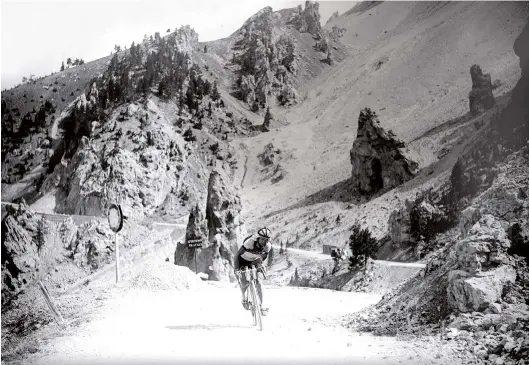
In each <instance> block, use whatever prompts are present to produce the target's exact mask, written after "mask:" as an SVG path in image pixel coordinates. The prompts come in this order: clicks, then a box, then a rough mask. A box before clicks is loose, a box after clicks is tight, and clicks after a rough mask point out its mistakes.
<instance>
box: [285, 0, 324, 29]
mask: <svg viewBox="0 0 529 365" xmlns="http://www.w3.org/2000/svg"><path fill="white" fill-rule="evenodd" d="M319 9H320V4H318V3H317V2H315V3H312V2H310V1H306V2H305V9H303V8H302V7H301V5H298V7H297V13H295V14H293V16H292V18H291V20H290V23H291V24H293V25H294V26H295V27H296V29H297V30H299V31H300V32H301V33H310V34H312V35H314V36H319V35H320V34H321V33H322V29H321V24H320V18H321V16H320V10H319Z"/></svg>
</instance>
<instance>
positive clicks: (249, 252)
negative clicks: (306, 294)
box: [235, 227, 272, 316]
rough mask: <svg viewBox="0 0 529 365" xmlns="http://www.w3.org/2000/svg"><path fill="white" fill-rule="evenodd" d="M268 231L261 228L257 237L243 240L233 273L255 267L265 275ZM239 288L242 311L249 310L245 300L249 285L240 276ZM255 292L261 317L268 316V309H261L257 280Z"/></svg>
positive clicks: (261, 298) (269, 245) (268, 243)
mask: <svg viewBox="0 0 529 365" xmlns="http://www.w3.org/2000/svg"><path fill="white" fill-rule="evenodd" d="M270 235H271V234H270V230H269V229H268V228H266V227H263V228H261V229H259V230H258V231H257V235H255V234H253V235H251V236H248V237H246V238H245V239H244V242H243V244H242V246H241V248H240V249H239V252H237V256H236V258H235V271H238V270H241V269H244V268H251V266H255V267H256V268H257V269H258V270H259V271H261V272H262V273H263V274H264V273H266V269H265V267H264V266H263V261H264V260H266V258H267V257H268V253H269V252H270V249H271V248H272V244H271V243H270ZM239 286H240V288H241V291H242V305H243V307H244V309H249V305H248V300H247V293H246V292H247V289H248V287H249V286H250V283H248V282H247V280H246V279H245V278H244V275H242V276H241V277H240V278H239ZM256 287H257V292H258V294H259V299H260V301H261V313H262V315H263V316H266V315H267V314H268V308H265V307H263V290H262V288H261V281H260V280H259V278H258V279H257V282H256Z"/></svg>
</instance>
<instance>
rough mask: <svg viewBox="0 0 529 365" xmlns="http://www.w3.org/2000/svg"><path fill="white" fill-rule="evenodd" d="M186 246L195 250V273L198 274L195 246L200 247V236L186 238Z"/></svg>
mask: <svg viewBox="0 0 529 365" xmlns="http://www.w3.org/2000/svg"><path fill="white" fill-rule="evenodd" d="M187 248H188V249H192V248H193V249H194V250H195V252H194V253H193V254H194V256H195V274H198V270H197V248H202V238H193V239H189V240H187Z"/></svg>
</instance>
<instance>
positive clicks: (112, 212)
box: [108, 204, 123, 283]
mask: <svg viewBox="0 0 529 365" xmlns="http://www.w3.org/2000/svg"><path fill="white" fill-rule="evenodd" d="M108 225H109V227H110V229H111V230H112V231H114V241H115V250H114V251H115V253H116V283H118V282H119V242H118V232H119V231H121V229H122V228H123V213H122V211H121V206H119V205H117V204H112V205H111V206H110V208H109V209H108Z"/></svg>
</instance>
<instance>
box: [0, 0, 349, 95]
mask: <svg viewBox="0 0 529 365" xmlns="http://www.w3.org/2000/svg"><path fill="white" fill-rule="evenodd" d="M304 3H305V1H284V0H178V1H176V0H104V1H103V0H1V10H0V12H1V20H2V26H1V33H2V36H1V39H2V45H1V69H2V78H1V89H2V90H3V89H6V88H11V87H13V86H15V85H16V84H18V83H20V82H21V80H22V77H24V76H26V77H29V76H30V74H34V75H35V76H37V77H40V76H44V75H49V74H50V73H52V72H56V71H59V69H60V66H61V62H62V61H65V63H66V59H67V58H68V57H71V58H72V59H75V58H82V59H83V60H84V61H85V62H89V61H92V60H95V59H98V58H101V57H104V56H107V55H109V54H110V52H111V51H112V50H113V49H114V45H116V44H118V45H120V46H121V47H122V48H123V47H124V46H125V45H126V46H127V47H129V46H130V44H131V43H132V42H133V41H134V42H136V43H138V42H141V40H142V39H143V36H144V35H145V34H147V35H153V34H154V33H155V32H160V34H161V35H164V34H165V32H166V30H167V29H171V31H174V30H175V28H177V27H180V26H182V25H186V24H189V25H191V26H192V27H193V28H194V29H195V31H196V32H197V33H198V36H199V41H201V42H202V41H211V40H215V39H220V38H225V37H227V36H229V35H230V34H232V33H233V32H235V31H236V30H237V29H238V28H239V27H240V26H241V25H242V24H243V23H244V21H245V20H246V19H248V18H249V17H250V16H252V15H253V14H255V13H256V12H257V11H259V10H260V9H262V8H264V7H265V6H271V7H272V8H273V10H279V9H283V8H291V7H295V6H297V5H299V4H304ZM319 3H320V14H321V23H322V25H324V24H325V22H326V21H327V19H328V18H329V17H330V16H331V14H332V13H333V12H335V11H338V12H339V13H340V14H341V13H343V12H345V11H347V10H348V9H350V8H352V7H353V6H354V5H355V2H353V1H319Z"/></svg>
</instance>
